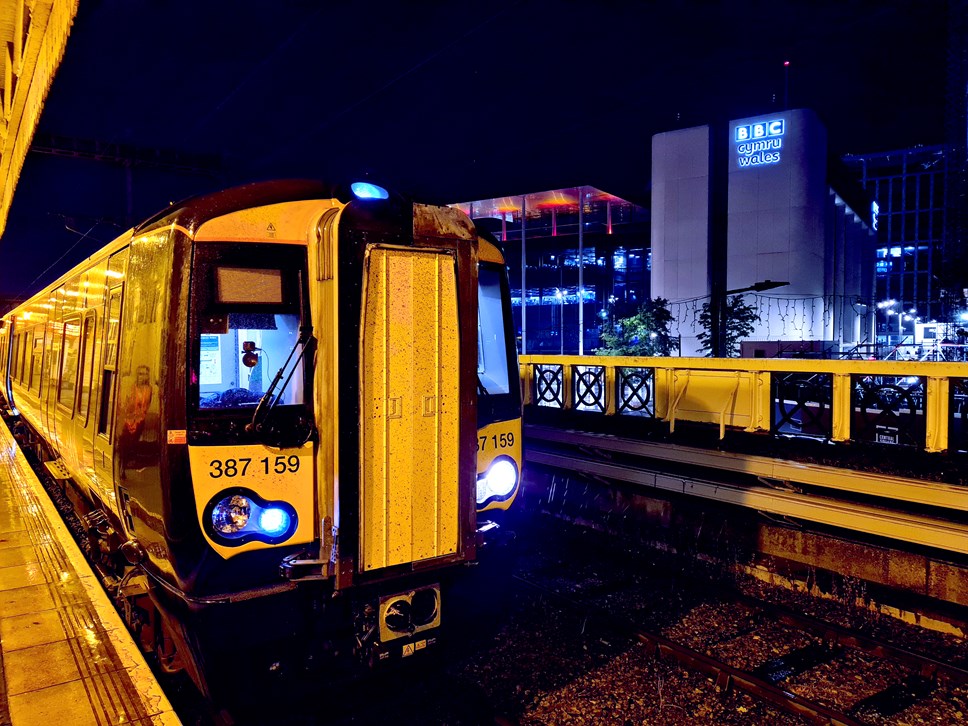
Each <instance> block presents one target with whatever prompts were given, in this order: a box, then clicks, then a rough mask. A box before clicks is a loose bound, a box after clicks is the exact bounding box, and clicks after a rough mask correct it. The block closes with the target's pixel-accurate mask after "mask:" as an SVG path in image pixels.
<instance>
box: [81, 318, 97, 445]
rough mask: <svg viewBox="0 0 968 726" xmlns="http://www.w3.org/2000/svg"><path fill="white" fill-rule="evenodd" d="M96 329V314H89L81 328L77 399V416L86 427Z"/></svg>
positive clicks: (88, 413)
mask: <svg viewBox="0 0 968 726" xmlns="http://www.w3.org/2000/svg"><path fill="white" fill-rule="evenodd" d="M94 329H95V323H94V313H88V314H87V315H86V316H85V317H84V322H83V324H82V327H81V363H80V366H79V367H78V370H79V371H80V374H81V380H80V383H79V386H78V397H77V415H78V416H80V417H81V419H82V420H83V421H84V425H85V426H87V422H88V419H89V418H90V405H91V382H92V381H91V378H92V377H93V375H94Z"/></svg>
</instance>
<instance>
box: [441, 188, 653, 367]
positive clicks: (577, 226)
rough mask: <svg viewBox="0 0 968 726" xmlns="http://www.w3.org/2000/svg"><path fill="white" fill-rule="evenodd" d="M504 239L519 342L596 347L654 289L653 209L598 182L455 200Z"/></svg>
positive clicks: (571, 349)
mask: <svg viewBox="0 0 968 726" xmlns="http://www.w3.org/2000/svg"><path fill="white" fill-rule="evenodd" d="M454 206H456V207H458V208H460V209H461V210H463V211H464V212H465V213H466V214H467V215H468V216H469V217H471V218H472V219H474V220H475V221H476V222H477V223H478V224H479V225H481V226H482V227H484V228H485V229H487V230H488V231H490V232H491V233H493V234H494V236H495V237H497V239H498V241H499V242H501V243H502V248H503V249H504V253H505V257H506V261H507V265H508V271H509V280H510V285H511V298H512V306H513V308H512V309H513V312H514V324H515V328H516V331H517V335H518V349H519V351H521V352H522V353H528V354H541V353H545V354H572V355H574V354H578V355H584V354H591V353H593V352H594V350H595V349H596V348H597V346H598V341H599V333H600V330H601V326H602V323H603V322H604V321H606V320H609V319H611V318H613V317H615V316H618V317H621V316H623V315H626V314H630V313H631V312H632V311H634V310H635V309H636V308H637V307H638V306H639V305H640V304H641V302H642V301H644V300H646V299H648V296H649V274H650V267H649V215H648V210H646V209H645V208H644V207H642V206H639V205H637V204H633V203H632V202H629V201H627V200H624V199H620V198H619V197H616V196H614V195H612V194H609V193H607V192H603V191H601V190H600V189H596V188H595V187H591V186H579V187H569V188H565V189H556V190H552V191H546V192H536V193H531V194H522V195H516V196H510V197H499V198H496V199H484V200H480V201H475V202H464V203H461V204H456V205H454Z"/></svg>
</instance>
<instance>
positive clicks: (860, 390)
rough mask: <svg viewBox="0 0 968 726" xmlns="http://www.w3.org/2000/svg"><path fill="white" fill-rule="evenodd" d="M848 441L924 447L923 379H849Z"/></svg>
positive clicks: (861, 377)
mask: <svg viewBox="0 0 968 726" xmlns="http://www.w3.org/2000/svg"><path fill="white" fill-rule="evenodd" d="M851 388H852V391H851V406H852V411H853V416H852V418H851V438H852V439H854V440H855V441H866V442H871V443H877V444H893V445H901V446H918V447H923V446H924V444H925V440H924V435H925V419H924V400H925V382H924V378H921V377H918V376H910V377H901V376H859V375H855V376H851Z"/></svg>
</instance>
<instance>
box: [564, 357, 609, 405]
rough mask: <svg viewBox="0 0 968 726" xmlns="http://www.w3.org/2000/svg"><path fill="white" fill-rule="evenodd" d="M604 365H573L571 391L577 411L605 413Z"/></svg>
mask: <svg viewBox="0 0 968 726" xmlns="http://www.w3.org/2000/svg"><path fill="white" fill-rule="evenodd" d="M605 390H606V385H605V366H575V367H574V369H573V373H572V391H573V395H574V398H575V408H576V409H577V410H579V411H595V412H596V413H605Z"/></svg>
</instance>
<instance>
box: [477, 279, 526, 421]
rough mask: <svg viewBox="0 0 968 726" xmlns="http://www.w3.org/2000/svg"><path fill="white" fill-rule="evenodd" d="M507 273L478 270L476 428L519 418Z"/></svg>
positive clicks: (519, 403)
mask: <svg viewBox="0 0 968 726" xmlns="http://www.w3.org/2000/svg"><path fill="white" fill-rule="evenodd" d="M511 330H512V328H511V308H510V295H509V293H508V282H507V273H506V272H505V270H504V268H503V267H502V266H501V265H497V264H493V263H486V262H482V263H481V264H480V266H479V268H478V325H477V393H478V396H477V406H478V425H480V426H484V425H487V424H489V423H493V422H495V421H506V420H508V419H512V418H517V417H519V416H520V415H521V412H520V406H521V398H520V386H519V383H518V371H517V368H516V356H515V350H514V346H513V338H512V336H511Z"/></svg>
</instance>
